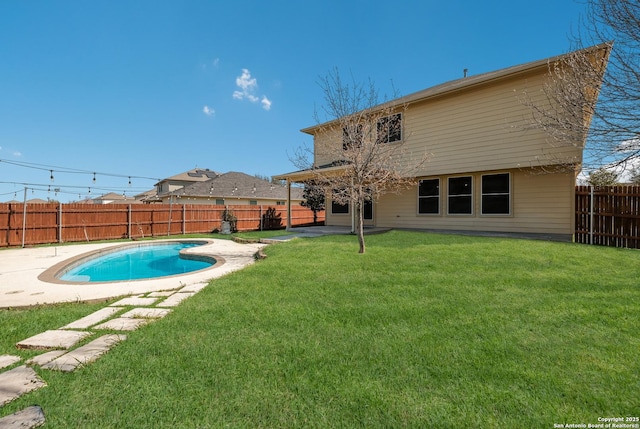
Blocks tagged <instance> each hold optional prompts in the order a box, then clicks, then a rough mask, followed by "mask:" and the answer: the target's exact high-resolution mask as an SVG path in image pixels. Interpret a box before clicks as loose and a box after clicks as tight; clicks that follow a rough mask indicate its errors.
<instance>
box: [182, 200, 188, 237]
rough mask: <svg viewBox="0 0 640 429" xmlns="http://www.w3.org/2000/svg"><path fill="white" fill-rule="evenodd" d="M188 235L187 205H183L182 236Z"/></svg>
mask: <svg viewBox="0 0 640 429" xmlns="http://www.w3.org/2000/svg"><path fill="white" fill-rule="evenodd" d="M186 233H187V205H186V204H183V205H182V235H184V234H186Z"/></svg>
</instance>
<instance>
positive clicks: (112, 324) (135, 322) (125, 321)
mask: <svg viewBox="0 0 640 429" xmlns="http://www.w3.org/2000/svg"><path fill="white" fill-rule="evenodd" d="M149 321H150V319H135V318H133V317H118V318H116V319H111V320H107V321H106V322H104V323H101V324H99V325H96V326H94V327H93V329H109V330H111V331H135V330H136V329H138V328H139V327H141V326H143V325H146V324H147V323H149Z"/></svg>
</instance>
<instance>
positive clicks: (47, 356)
mask: <svg viewBox="0 0 640 429" xmlns="http://www.w3.org/2000/svg"><path fill="white" fill-rule="evenodd" d="M66 352H67V351H66V350H52V351H50V352H46V353H43V354H41V355H38V356H34V357H32V358H31V359H29V360H28V361H27V362H26V364H27V365H38V366H42V365H44V364H46V363H49V362H51V361H52V360H54V359H55V358H57V357H59V356H62V355H63V354H65V353H66Z"/></svg>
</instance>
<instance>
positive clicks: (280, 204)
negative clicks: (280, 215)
mask: <svg viewBox="0 0 640 429" xmlns="http://www.w3.org/2000/svg"><path fill="white" fill-rule="evenodd" d="M284 205H286V203H285V202H284V201H276V206H284Z"/></svg>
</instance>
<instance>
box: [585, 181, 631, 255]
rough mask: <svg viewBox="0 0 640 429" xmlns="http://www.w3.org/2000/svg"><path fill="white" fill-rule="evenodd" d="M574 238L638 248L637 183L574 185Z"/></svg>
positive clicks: (594, 242) (599, 243) (590, 242)
mask: <svg viewBox="0 0 640 429" xmlns="http://www.w3.org/2000/svg"><path fill="white" fill-rule="evenodd" d="M575 241H576V242H577V243H585V244H598V245H602V246H611V247H628V248H632V249H640V186H631V185H620V186H597V187H593V188H592V187H590V186H577V187H576V232H575Z"/></svg>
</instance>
